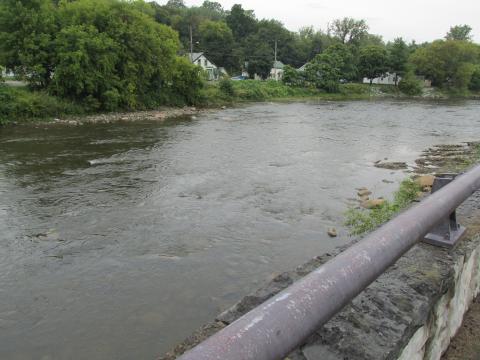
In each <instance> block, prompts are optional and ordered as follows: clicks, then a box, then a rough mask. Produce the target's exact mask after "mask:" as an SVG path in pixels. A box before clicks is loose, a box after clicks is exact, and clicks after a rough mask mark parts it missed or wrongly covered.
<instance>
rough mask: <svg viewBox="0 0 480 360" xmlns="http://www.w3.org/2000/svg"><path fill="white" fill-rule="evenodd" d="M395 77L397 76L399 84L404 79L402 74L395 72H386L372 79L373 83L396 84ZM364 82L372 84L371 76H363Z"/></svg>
mask: <svg viewBox="0 0 480 360" xmlns="http://www.w3.org/2000/svg"><path fill="white" fill-rule="evenodd" d="M395 78H397V84H398V83H399V82H400V80H402V78H401V77H400V76H398V77H397V74H395V73H392V74H390V73H388V72H387V73H386V74H384V75H383V76H379V77H377V78H375V79H373V80H372V84H380V85H395ZM363 83H364V84H370V79H369V78H363Z"/></svg>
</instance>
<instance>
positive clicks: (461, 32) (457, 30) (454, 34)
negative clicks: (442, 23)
mask: <svg viewBox="0 0 480 360" xmlns="http://www.w3.org/2000/svg"><path fill="white" fill-rule="evenodd" d="M471 33H472V28H471V27H470V26H469V25H456V26H452V27H451V28H450V31H449V32H448V33H447V35H446V36H445V39H447V40H459V41H471V40H472V34H471Z"/></svg>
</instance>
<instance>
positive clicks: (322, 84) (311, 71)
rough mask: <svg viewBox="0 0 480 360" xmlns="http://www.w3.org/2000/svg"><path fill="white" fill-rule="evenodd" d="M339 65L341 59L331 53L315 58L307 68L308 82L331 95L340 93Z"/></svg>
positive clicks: (306, 76)
mask: <svg viewBox="0 0 480 360" xmlns="http://www.w3.org/2000/svg"><path fill="white" fill-rule="evenodd" d="M339 63H340V59H339V57H338V56H336V55H334V54H331V53H330V54H329V53H323V54H319V55H317V56H315V58H314V59H313V60H312V61H311V62H309V63H308V64H307V66H306V69H305V78H306V81H307V82H308V83H310V84H311V85H313V86H315V87H316V88H318V89H322V90H325V91H327V92H329V93H334V92H338V91H339V88H340V85H339V83H340V79H341V71H340V67H339Z"/></svg>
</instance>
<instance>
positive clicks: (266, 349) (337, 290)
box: [179, 166, 480, 360]
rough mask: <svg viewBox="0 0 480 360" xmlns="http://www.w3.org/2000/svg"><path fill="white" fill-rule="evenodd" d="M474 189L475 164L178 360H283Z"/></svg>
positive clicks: (479, 172) (477, 181)
mask: <svg viewBox="0 0 480 360" xmlns="http://www.w3.org/2000/svg"><path fill="white" fill-rule="evenodd" d="M479 188H480V166H476V167H474V168H472V169H471V170H470V171H468V172H467V173H465V174H463V175H461V176H459V177H457V178H456V179H455V180H454V181H452V182H450V183H449V184H447V185H446V186H444V187H442V188H440V189H438V190H437V191H435V192H434V193H433V194H432V195H430V196H429V197H427V198H426V199H424V200H423V201H421V202H420V203H419V204H417V205H415V206H413V207H411V208H410V209H408V210H406V211H405V212H403V213H401V214H400V215H398V216H397V217H395V218H394V219H393V220H391V221H389V222H388V223H386V224H385V225H383V226H382V227H380V228H379V229H378V230H376V231H374V232H373V233H371V234H370V235H368V236H366V237H365V238H364V239H363V240H361V241H359V242H358V243H356V244H355V245H353V246H351V247H350V248H348V249H347V250H345V251H344V252H343V253H341V254H340V255H338V256H336V257H335V258H334V259H332V260H330V261H329V262H327V263H326V264H325V265H323V266H321V267H320V268H318V269H317V270H315V271H313V272H312V273H310V274H309V275H307V276H305V277H304V278H302V279H300V280H299V281H297V282H295V283H294V284H292V285H291V286H290V287H288V288H287V289H285V290H284V291H282V292H280V293H279V294H278V295H276V296H274V297H273V298H271V299H269V300H267V301H266V302H264V303H263V304H262V305H260V306H258V307H257V308H255V309H253V310H251V311H250V312H248V313H247V314H245V315H244V316H242V317H241V318H240V319H238V320H237V321H235V322H233V323H232V324H230V325H229V326H227V327H226V328H224V329H223V330H220V331H219V332H218V333H216V334H215V335H213V336H212V337H210V338H208V339H207V340H205V341H204V342H203V343H201V344H199V345H197V346H196V347H194V348H193V349H192V350H190V351H188V352H187V353H185V354H184V355H183V356H181V357H180V358H179V359H180V360H214V359H216V360H274V359H283V358H285V357H286V356H287V355H288V354H289V353H290V352H291V351H293V350H294V349H295V348H296V347H298V346H300V345H302V344H303V343H304V341H305V340H306V339H307V338H308V337H309V336H310V335H311V334H312V333H313V332H315V330H317V329H318V328H319V327H320V326H321V325H323V324H325V323H326V322H327V321H328V320H329V319H330V318H332V317H333V316H334V315H335V314H336V313H338V312H339V311H340V310H342V308H343V307H344V306H346V305H347V304H348V303H349V302H350V301H351V300H352V299H353V298H355V297H356V296H357V295H358V294H360V293H361V292H362V291H363V290H364V289H365V288H366V287H367V286H368V285H370V284H371V283H372V282H373V281H374V280H375V279H377V278H378V277H379V276H380V275H381V274H382V273H383V272H384V271H385V270H386V269H387V268H388V267H390V266H391V265H393V264H394V263H395V262H396V261H397V260H398V258H400V257H401V256H402V255H403V254H405V253H406V252H407V251H408V250H409V249H410V248H412V247H413V246H414V245H415V244H416V243H417V242H418V241H419V240H421V239H423V238H424V237H425V235H426V234H427V233H428V232H429V231H430V230H431V229H432V228H434V227H435V226H437V225H438V224H439V223H441V222H442V221H444V220H445V219H448V218H449V217H450V216H451V214H453V213H454V211H455V209H456V208H457V207H458V206H459V205H460V204H461V203H462V202H464V201H465V200H466V199H467V198H468V197H469V196H470V195H472V194H473V193H474V192H475V191H476V190H478V189H479Z"/></svg>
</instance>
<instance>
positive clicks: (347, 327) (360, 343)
mask: <svg viewBox="0 0 480 360" xmlns="http://www.w3.org/2000/svg"><path fill="white" fill-rule="evenodd" d="M458 214H459V219H460V221H462V222H463V224H465V225H467V226H469V233H468V236H467V238H466V239H464V240H463V241H462V242H461V243H460V244H459V245H458V246H457V247H456V248H455V249H453V250H448V249H443V248H438V247H433V246H430V245H427V244H423V243H420V244H418V245H416V246H415V247H414V248H412V249H411V250H410V251H409V252H408V253H407V254H406V255H404V256H403V257H402V258H400V259H399V260H398V261H397V263H396V264H395V265H393V266H392V267H390V268H389V269H388V270H387V271H386V272H385V273H384V274H383V275H382V276H381V277H380V278H378V279H377V280H376V281H375V282H374V283H373V284H371V285H370V286H369V287H368V288H367V289H366V290H365V291H364V292H362V293H361V294H360V295H359V296H357V297H356V298H355V299H354V300H353V301H352V303H351V304H350V305H348V306H347V307H345V308H344V309H343V310H342V311H341V312H340V313H339V314H337V315H336V316H334V317H333V318H332V319H331V320H330V321H329V322H328V323H327V324H325V325H324V326H323V327H321V328H319V329H318V330H317V331H316V332H315V333H314V334H312V336H311V337H310V338H309V339H308V340H307V341H306V343H305V344H304V345H303V346H302V347H300V348H299V349H297V350H296V351H295V352H293V353H292V354H291V355H289V356H288V359H290V360H343V359H348V360H367V359H368V360H372V359H373V360H375V359H386V360H390V359H398V358H400V359H424V358H425V359H438V358H439V356H440V355H441V353H442V352H444V351H445V350H446V347H447V346H448V342H449V341H450V338H451V337H452V336H453V335H454V333H455V332H456V329H458V327H459V326H460V324H461V316H463V311H464V310H466V308H467V307H468V298H469V297H472V299H473V291H471V292H472V294H470V295H469V294H466V292H468V291H467V290H465V288H469V287H471V286H462V284H463V285H465V284H471V283H472V281H473V280H472V279H473V277H472V276H470V277H468V273H469V272H470V273H471V272H472V271H473V269H477V270H478V274H477V276H476V278H475V279H476V280H475V281H477V282H478V284H477V285H475V291H476V292H477V293H478V291H479V290H480V264H478V261H480V260H475V259H476V258H475V256H477V255H475V254H480V236H477V235H476V234H479V233H480V225H479V223H480V192H477V193H475V194H474V195H473V196H472V197H471V198H470V199H469V200H467V202H466V203H465V204H464V205H463V206H462V207H461V208H460V209H459V211H458ZM355 241H358V240H354V242H355ZM350 245H351V244H350ZM350 245H349V246H350ZM346 247H347V246H344V247H339V248H337V249H336V250H335V251H333V252H331V253H328V254H325V255H322V256H318V257H316V258H314V259H312V260H310V261H309V262H307V263H306V264H304V265H302V266H299V267H297V268H296V269H295V270H294V271H290V272H286V273H283V274H281V275H278V276H277V277H276V278H274V279H273V281H271V282H270V283H268V284H267V285H266V286H265V287H263V288H261V289H259V290H257V291H255V292H254V293H252V294H250V295H248V296H246V297H245V298H244V299H242V300H241V301H240V302H238V303H237V304H235V305H234V306H232V307H231V308H230V309H228V310H227V311H225V312H223V313H222V314H220V315H219V316H218V317H217V318H216V319H215V322H214V324H221V326H225V325H228V324H230V323H232V322H233V321H235V320H236V319H238V318H239V317H241V316H242V315H244V314H245V313H247V312H248V311H250V310H251V309H253V308H254V307H256V306H258V305H260V304H261V303H263V302H264V301H266V300H267V299H269V298H270V297H272V296H274V295H275V294H277V293H278V292H280V291H281V290H283V289H285V288H286V287H288V286H289V285H291V284H292V283H293V282H294V281H296V280H298V279H299V278H301V277H303V276H305V275H306V274H308V273H310V272H311V271H313V270H314V269H316V268H318V267H319V266H321V265H322V264H324V263H326V262H327V261H329V260H330V259H332V258H333V257H334V256H336V255H337V254H339V253H340V252H342V251H343V250H344V249H345V248H346ZM477 258H478V256H477ZM470 275H471V274H470ZM458 294H461V295H458ZM452 306H453V307H456V308H457V309H458V311H456V312H455V314H453V313H452V312H450V313H447V312H445V309H448V308H449V307H452ZM460 313H461V316H460ZM219 328H220V327H219ZM208 330H209V331H207V332H208V334H207V333H202V329H201V330H200V331H199V332H197V333H196V335H195V336H194V337H193V340H194V341H192V338H190V339H188V340H187V341H186V342H185V343H183V344H181V345H180V346H178V347H177V348H176V349H175V350H174V352H172V353H170V356H173V357H167V358H164V359H172V358H174V356H175V355H180V354H181V353H182V352H183V351H185V350H187V349H188V348H190V347H192V346H194V345H195V344H196V343H197V342H200V341H201V340H203V339H205V338H207V337H208V336H209V335H210V334H211V333H212V331H210V330H211V328H210V329H208ZM434 337H436V338H435V339H434Z"/></svg>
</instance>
